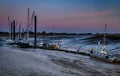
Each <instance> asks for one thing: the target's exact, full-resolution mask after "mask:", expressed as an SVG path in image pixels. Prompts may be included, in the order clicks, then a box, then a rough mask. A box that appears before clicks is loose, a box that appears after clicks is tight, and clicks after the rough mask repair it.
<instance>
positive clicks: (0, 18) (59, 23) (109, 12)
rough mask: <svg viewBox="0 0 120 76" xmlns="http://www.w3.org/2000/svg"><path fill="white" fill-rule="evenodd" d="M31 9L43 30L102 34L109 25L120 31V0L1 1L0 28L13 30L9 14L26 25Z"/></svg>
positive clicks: (110, 30) (115, 30)
mask: <svg viewBox="0 0 120 76" xmlns="http://www.w3.org/2000/svg"><path fill="white" fill-rule="evenodd" d="M28 8H30V18H31V16H32V12H33V11H35V15H36V16H37V25H38V26H37V30H38V31H39V32H42V31H46V32H67V33H88V32H90V33H98V32H104V25H105V24H107V32H113V33H120V0H0V31H9V25H8V16H10V21H12V20H15V21H17V29H18V26H19V25H20V24H21V25H22V28H26V26H27V9H28ZM53 26H54V28H53Z"/></svg>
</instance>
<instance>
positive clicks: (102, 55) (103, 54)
mask: <svg viewBox="0 0 120 76" xmlns="http://www.w3.org/2000/svg"><path fill="white" fill-rule="evenodd" d="M106 28H107V25H105V34H104V44H101V43H100V42H98V46H97V48H96V49H91V50H90V56H91V57H94V58H97V59H102V60H105V61H108V62H113V61H115V60H116V57H112V56H111V55H110V54H108V52H107V49H106V46H105V41H106Z"/></svg>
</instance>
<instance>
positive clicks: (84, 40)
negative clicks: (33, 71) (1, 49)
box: [0, 35, 120, 54]
mask: <svg viewBox="0 0 120 76" xmlns="http://www.w3.org/2000/svg"><path fill="white" fill-rule="evenodd" d="M30 40H31V42H34V38H33V37H30ZM52 40H53V41H52ZM101 40H102V39H101ZM106 40H107V39H106ZM3 41H4V40H3ZM98 41H100V38H96V39H94V38H93V36H89V35H87V36H85V35H83V36H56V37H54V38H53V37H52V36H47V37H44V39H43V37H41V36H39V37H38V38H37V43H38V44H42V43H43V42H48V43H52V42H54V43H59V44H60V45H62V47H67V48H71V49H76V50H77V49H78V48H79V47H81V49H80V50H84V51H88V50H90V49H91V48H94V49H95V48H96V47H97V42H98ZM115 41H116V40H112V41H110V42H109V41H108V42H107V44H106V48H107V52H108V53H111V54H120V42H119V41H120V40H119V39H118V40H117V42H115ZM2 44H4V42H2V39H0V46H2Z"/></svg>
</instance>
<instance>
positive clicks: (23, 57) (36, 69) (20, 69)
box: [0, 47, 120, 76]
mask: <svg viewBox="0 0 120 76" xmlns="http://www.w3.org/2000/svg"><path fill="white" fill-rule="evenodd" d="M0 76H120V65H115V64H110V63H105V62H102V61H98V60H95V59H92V58H89V57H88V56H82V55H77V54H71V53H65V52H58V51H50V50H42V49H10V48H3V47H0Z"/></svg>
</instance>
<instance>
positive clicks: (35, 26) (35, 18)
mask: <svg viewBox="0 0 120 76" xmlns="http://www.w3.org/2000/svg"><path fill="white" fill-rule="evenodd" d="M34 32H35V41H34V48H36V43H37V16H34Z"/></svg>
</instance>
